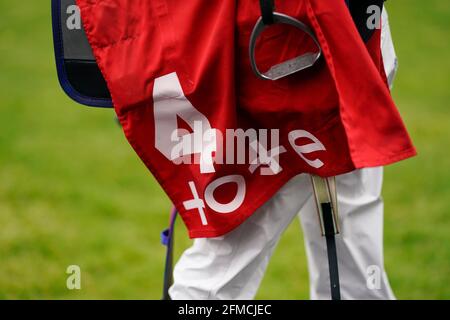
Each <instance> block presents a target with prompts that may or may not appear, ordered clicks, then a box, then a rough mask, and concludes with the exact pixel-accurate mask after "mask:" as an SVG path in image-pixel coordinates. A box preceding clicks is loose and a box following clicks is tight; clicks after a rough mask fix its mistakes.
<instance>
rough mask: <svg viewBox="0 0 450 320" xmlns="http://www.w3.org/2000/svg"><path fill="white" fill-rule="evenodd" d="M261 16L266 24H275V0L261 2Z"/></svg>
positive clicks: (260, 0)
mask: <svg viewBox="0 0 450 320" xmlns="http://www.w3.org/2000/svg"><path fill="white" fill-rule="evenodd" d="M259 5H260V7H261V16H262V19H263V22H264V24H266V25H269V24H273V22H274V21H273V11H274V9H275V5H274V0H259Z"/></svg>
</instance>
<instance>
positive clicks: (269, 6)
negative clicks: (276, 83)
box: [249, 0, 322, 80]
mask: <svg viewBox="0 0 450 320" xmlns="http://www.w3.org/2000/svg"><path fill="white" fill-rule="evenodd" d="M259 2H260V7H261V17H260V18H259V19H258V21H257V22H256V25H255V27H254V28H253V31H252V34H251V36H250V46H249V55H250V64H251V67H252V70H253V72H254V73H255V74H256V76H257V77H259V78H261V79H264V80H278V79H281V78H284V77H286V76H288V75H291V74H294V73H296V72H298V71H301V70H304V69H307V68H309V67H312V66H313V65H314V64H315V63H316V62H317V60H319V58H320V57H321V55H322V48H321V47H320V44H319V41H318V40H317V38H316V36H315V34H314V32H313V31H312V30H311V28H309V27H308V26H307V25H305V24H304V23H303V22H300V21H299V20H297V19H295V18H293V17H291V16H288V15H285V14H282V13H278V12H274V4H273V0H260V1H259ZM273 24H288V25H291V26H293V27H295V28H297V29H299V30H301V31H303V32H305V33H306V34H308V35H309V36H310V37H311V38H312V40H313V41H314V43H315V44H316V45H317V49H318V51H317V52H308V53H305V54H303V55H301V56H298V57H295V58H293V59H290V60H287V61H284V62H282V63H279V64H277V65H274V66H272V67H271V68H270V69H269V70H268V71H266V72H263V73H261V71H260V70H259V69H258V66H257V64H256V58H255V51H256V41H257V40H258V38H259V36H260V35H261V33H262V32H263V31H264V30H265V29H266V28H267V27H269V26H270V25H273Z"/></svg>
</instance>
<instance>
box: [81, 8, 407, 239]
mask: <svg viewBox="0 0 450 320" xmlns="http://www.w3.org/2000/svg"><path fill="white" fill-rule="evenodd" d="M77 4H78V5H79V6H80V8H81V13H82V19H83V22H84V27H85V30H86V33H87V35H88V38H89V41H90V44H91V46H92V48H93V51H94V54H95V57H96V59H97V62H98V64H99V66H100V68H101V70H102V73H103V75H104V77H105V79H106V81H107V84H108V87H109V89H110V92H111V94H112V98H113V101H114V106H115V110H116V112H117V115H118V117H119V120H120V122H121V124H122V126H123V130H124V132H125V135H126V137H127V139H128V140H129V142H130V144H131V145H132V146H133V148H134V150H135V151H136V152H137V154H138V155H139V157H140V158H141V159H142V160H143V162H144V163H145V164H146V166H147V167H148V168H149V169H150V170H151V172H152V173H153V174H154V176H155V177H156V179H157V180H158V181H159V183H160V184H161V185H162V187H163V188H164V190H165V191H166V192H167V194H168V195H169V197H170V198H171V200H172V201H173V202H174V204H175V205H176V207H177V209H178V210H179V212H180V213H181V216H182V218H183V220H184V222H185V224H186V226H187V228H188V230H189V235H190V236H191V237H214V236H220V235H223V234H224V233H227V232H229V231H231V230H232V229H234V228H235V227H237V226H238V225H239V224H240V223H242V222H243V221H244V220H245V219H247V218H248V217H249V216H250V215H252V214H253V213H254V212H255V210H256V209H257V208H258V207H260V206H261V205H262V204H264V202H266V201H267V200H268V199H269V198H270V197H271V196H272V195H273V194H274V193H275V192H276V191H277V190H278V189H279V188H280V187H281V186H282V185H283V184H284V183H286V182H287V181H288V180H289V179H290V178H292V177H293V176H295V175H297V174H299V173H305V172H306V173H313V174H317V175H321V176H334V175H338V174H342V173H346V172H350V171H352V170H354V169H356V168H362V167H372V166H381V165H387V164H390V163H393V162H396V161H399V160H402V159H405V158H408V157H411V156H413V155H415V149H414V147H413V146H412V143H411V141H410V139H409V137H408V134H407V132H406V130H405V128H404V125H403V123H402V121H401V119H400V116H399V114H398V112H397V110H396V108H395V105H394V103H393V101H392V99H391V96H390V93H389V90H388V87H387V84H386V77H385V75H384V72H383V66H382V59H381V52H380V32H379V30H378V31H377V32H376V33H375V35H374V36H373V37H372V39H371V40H370V42H369V43H368V44H367V46H365V45H364V43H363V42H362V40H361V39H360V37H359V34H358V32H357V30H356V28H355V26H354V24H353V21H352V19H351V16H350V14H349V12H348V10H347V8H346V6H345V3H344V1H322V0H303V1H278V2H277V11H279V12H282V13H286V14H288V15H291V16H293V17H296V18H298V19H299V20H301V21H303V22H304V23H306V24H307V25H309V26H311V27H312V29H313V30H314V32H315V33H316V35H317V37H318V39H319V41H320V44H321V46H322V49H323V54H324V59H321V60H320V61H319V63H318V64H317V65H315V66H314V67H313V68H310V69H308V70H306V71H303V72H300V73H297V74H295V75H292V76H289V77H287V78H284V79H281V80H278V81H275V82H272V81H264V80H260V79H258V78H256V77H255V75H254V74H253V73H252V71H251V68H250V63H249V59H248V43H249V37H250V33H251V31H252V29H253V26H254V24H255V22H256V20H257V18H258V17H259V15H260V12H259V2H258V1H256V0H255V1H247V0H246V1H244V0H239V1H210V0H189V1H178V0H151V1H148V0H102V1H95V0H77ZM309 49H311V50H313V49H314V44H313V43H312V42H311V40H310V39H309V38H308V37H307V36H305V35H304V34H301V33H300V32H299V31H297V30H294V29H292V28H291V27H287V26H279V25H277V26H273V27H271V28H270V29H268V30H266V31H265V32H264V34H263V36H262V39H261V41H259V43H258V47H257V56H258V65H259V66H260V69H262V70H265V69H267V68H268V67H269V66H270V65H273V64H275V63H277V62H281V61H284V60H286V59H288V58H292V57H295V56H296V55H298V54H299V53H303V52H305V51H307V50H309ZM167 75H169V77H165V78H164V79H166V80H167V81H160V80H156V81H155V79H162V78H161V77H164V76H167ZM177 79H178V80H179V83H180V85H181V88H182V95H184V97H185V98H183V97H182V95H180V93H179V92H176V90H175V89H174V88H176V82H177V81H176V80H177ZM155 92H156V93H155ZM186 99H187V100H186ZM186 101H187V102H186ZM186 103H190V104H191V105H192V106H193V108H195V110H197V111H198V112H200V113H201V114H202V115H203V116H204V117H205V118H206V119H207V120H208V122H209V124H210V126H211V128H215V129H218V130H220V131H221V132H223V133H225V130H226V129H235V128H243V129H248V128H255V129H279V130H280V144H281V145H282V146H283V147H284V148H285V149H286V152H285V153H282V154H281V155H280V158H279V163H280V165H281V167H282V170H281V171H280V172H279V173H277V174H273V175H262V174H261V171H260V170H259V169H258V170H256V171H254V172H253V173H252V172H250V170H249V164H248V163H247V164H228V165H227V164H217V163H215V164H214V171H213V172H212V171H211V170H210V172H204V173H201V172H200V165H199V164H175V163H174V162H173V161H172V160H170V159H168V157H167V156H166V155H164V154H163V153H162V152H161V151H160V150H159V149H157V147H156V145H157V143H158V141H163V140H164V139H165V138H167V135H166V136H164V135H156V136H155V132H156V128H155V121H156V120H157V119H156V117H157V116H156V115H157V114H158V112H157V111H156V110H157V109H158V108H161V109H159V110H162V112H163V113H164V112H166V113H167V114H165V115H163V116H162V117H161V119H162V120H161V121H165V120H164V119H168V118H167V117H170V110H171V108H176V106H178V105H179V104H184V105H185V104H186ZM158 106H159V107H158ZM190 115H191V116H192V117H195V113H191V114H190ZM164 117H166V118H164ZM192 117H191V118H190V119H191V120H192V119H193V118H192ZM186 120H189V119H178V126H179V127H181V128H185V129H188V130H190V131H192V128H189V127H190V126H189V124H187V123H186ZM158 121H159V120H158ZM163 125H164V123H163ZM296 130H297V131H296ZM298 130H302V131H298ZM293 131H295V132H297V133H299V132H301V133H303V137H301V138H299V139H296V140H295V145H297V146H298V147H300V149H297V151H296V149H295V147H294V146H293V145H292V144H291V142H292V141H291V142H290V141H289V139H288V137H289V133H291V132H293ZM305 132H307V133H309V134H311V135H312V136H308V135H306V136H305V135H304V133H305ZM300 135H301V134H300ZM314 137H315V138H317V139H318V141H320V142H318V141H316V140H315V138H314ZM314 142H315V143H314ZM227 143H228V141H227ZM320 143H321V144H322V147H323V148H321V147H320V146H321V145H320ZM219 145H220V144H219ZM305 146H306V147H308V146H309V147H315V149H314V148H313V150H306V149H305V148H304V147H305ZM269 149H270V148H269ZM324 149H325V150H324ZM299 150H300V154H299V153H298V151H299ZM306 151H308V152H306ZM216 154H217V152H216ZM197 158H198V155H197ZM311 161H315V162H314V163H312V162H311ZM311 164H314V165H311ZM320 164H321V165H320ZM262 167H264V166H262ZM223 177H228V178H230V179H229V180H226V179H228V178H224V179H225V180H223V179H221V178H223ZM218 179H219V180H218ZM227 181H229V182H228V183H226V182H227ZM189 183H191V185H190V184H189ZM216 183H218V185H219V186H218V187H217V188H214V186H216V185H215V184H216ZM208 186H209V189H208ZM192 187H194V189H195V190H193V189H192ZM193 191H194V192H193ZM208 192H209V194H208ZM195 193H197V194H198V198H199V200H198V201H197V202H196V203H189V201H190V200H192V199H194V198H196V195H195ZM238 193H241V195H243V198H242V199H237V200H236V198H238V197H237V194H238ZM207 194H208V195H207ZM208 199H209V200H208ZM233 199H234V200H236V201H235V202H233ZM241 200H242V201H241ZM186 201H187V202H186ZM227 203H232V204H233V205H229V206H222V205H224V204H227ZM192 206H193V207H194V208H191V207H192ZM189 208H190V209H189ZM230 208H231V209H233V210H232V211H231V212H226V211H227V210H228V209H230ZM220 211H221V212H220ZM202 215H203V217H202ZM202 219H203V220H202Z"/></svg>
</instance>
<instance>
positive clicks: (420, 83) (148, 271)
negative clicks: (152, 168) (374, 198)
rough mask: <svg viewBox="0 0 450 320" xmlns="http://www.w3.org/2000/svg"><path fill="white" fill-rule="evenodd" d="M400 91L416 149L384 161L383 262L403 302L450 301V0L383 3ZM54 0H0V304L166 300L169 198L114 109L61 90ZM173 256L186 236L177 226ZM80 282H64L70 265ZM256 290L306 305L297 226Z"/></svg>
mask: <svg viewBox="0 0 450 320" xmlns="http://www.w3.org/2000/svg"><path fill="white" fill-rule="evenodd" d="M387 6H388V8H389V12H390V16H391V25H392V32H393V36H394V38H395V42H396V46H397V53H398V55H399V58H400V72H399V74H398V78H397V81H396V84H395V89H394V96H395V100H396V102H397V104H398V107H399V109H400V111H401V113H402V115H403V117H404V119H405V122H406V124H407V126H408V128H409V130H410V132H411V134H412V137H413V139H414V141H415V144H416V146H417V147H418V150H419V152H420V155H419V156H418V157H416V158H414V159H411V160H408V161H405V162H402V163H400V164H396V165H393V166H390V167H388V168H387V169H386V176H385V185H384V198H385V201H386V205H385V207H386V219H385V256H386V257H385V260H386V268H387V271H388V273H389V275H390V281H391V284H392V286H393V288H394V290H395V293H396V295H397V296H398V298H400V299H422V298H423V299H448V298H450V286H449V284H450V232H449V231H450V216H449V213H450V212H449V211H450V203H449V201H450V188H449V186H450V183H449V181H450V171H449V168H450V152H449V148H450V140H449V134H450V110H449V101H450V93H449V92H450V91H449V85H450V59H449V58H450V57H449V54H450V2H449V1H448V0H427V1H425V2H424V1H419V0H391V1H388V4H387ZM52 50H53V49H52V40H51V27H50V1H26V2H17V1H16V2H14V1H6V0H0V298H3V299H15V298H26V299H28V298H33V299H54V298H56V299H62V298H70V299H72V298H73V299H88V298H100V299H113V298H114V299H122V298H124V299H132V298H133V299H134V298H136V299H159V298H160V296H161V295H160V291H161V282H162V270H163V259H164V249H163V247H162V246H161V245H160V244H159V232H160V230H161V229H163V228H164V227H165V226H166V223H167V218H168V210H169V207H170V203H169V200H168V198H167V197H166V196H165V194H164V193H163V191H162V190H161V188H160V187H159V186H158V185H157V183H156V182H155V180H154V179H153V178H152V176H151V175H150V174H149V173H148V171H147V170H146V169H145V168H144V166H143V165H142V164H141V162H140V160H139V159H138V157H137V156H136V155H135V154H134V152H133V151H132V149H131V147H130V146H129V145H128V144H127V142H126V140H125V138H124V136H123V134H122V132H121V131H120V129H119V127H118V126H117V124H116V123H115V121H114V115H113V112H112V111H110V110H98V109H89V108H84V107H81V106H78V105H77V104H76V103H74V102H72V101H71V100H69V99H68V98H67V97H66V96H65V95H64V94H63V92H62V91H61V89H60V88H59V85H58V82H57V78H56V73H55V66H54V61H53V52H52ZM177 231H178V232H177V250H176V251H177V254H178V255H179V254H180V253H181V252H182V250H183V249H184V248H186V247H187V246H188V245H189V243H190V241H189V240H188V239H187V237H186V235H185V229H184V226H182V224H181V223H180V224H178V227H177ZM70 264H77V265H80V267H81V268H82V290H80V291H69V290H67V289H66V285H65V284H66V276H67V275H66V273H65V270H66V268H67V266H68V265H70ZM258 298H264V299H282V298H284V299H307V298H308V274H307V268H306V261H305V252H304V249H303V240H302V234H301V230H300V227H299V224H298V221H295V223H293V224H292V225H291V226H290V228H289V229H288V231H287V232H286V234H285V235H284V236H283V238H282V240H281V243H280V245H279V247H278V248H277V250H276V253H275V255H274V257H273V259H272V261H271V263H270V266H269V269H268V271H267V275H266V277H265V278H264V281H263V283H262V287H261V290H260V292H259V294H258Z"/></svg>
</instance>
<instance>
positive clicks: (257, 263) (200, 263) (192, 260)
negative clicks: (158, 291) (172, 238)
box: [169, 175, 311, 299]
mask: <svg viewBox="0 0 450 320" xmlns="http://www.w3.org/2000/svg"><path fill="white" fill-rule="evenodd" d="M310 196H311V183H310V180H309V176H307V175H299V176H296V177H295V178H293V179H291V180H290V181H289V182H288V183H287V184H286V185H285V186H283V188H281V189H280V191H278V192H277V193H276V194H275V195H274V196H273V197H272V198H271V199H270V200H269V201H268V202H267V203H266V204H265V205H264V206H262V207H261V208H260V209H258V210H257V211H256V212H255V213H254V214H253V215H252V216H251V217H250V218H249V219H248V220H247V221H245V222H244V223H243V224H242V225H241V226H239V227H238V228H236V229H235V230H233V231H232V232H230V233H228V234H226V235H225V236H222V237H218V238H207V239H206V238H202V239H196V240H194V244H193V246H192V247H191V248H189V249H188V250H186V251H185V252H184V253H183V255H182V256H181V258H180V260H179V261H178V263H177V265H176V266H175V270H174V284H173V286H172V287H171V288H170V290H169V294H170V296H171V298H172V299H253V298H254V296H255V294H256V291H257V290H258V287H259V285H260V283H261V280H262V277H263V275H264V272H265V270H266V267H267V264H268V262H269V259H270V256H271V255H272V252H273V250H274V248H275V247H276V244H277V242H278V240H279V238H280V236H281V234H282V233H283V231H284V230H285V229H286V228H287V226H288V225H289V224H290V223H291V221H292V220H293V219H294V218H295V216H296V215H297V214H298V212H299V210H300V208H301V207H302V206H303V204H304V203H305V201H306V200H307V199H308V198H310Z"/></svg>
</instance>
